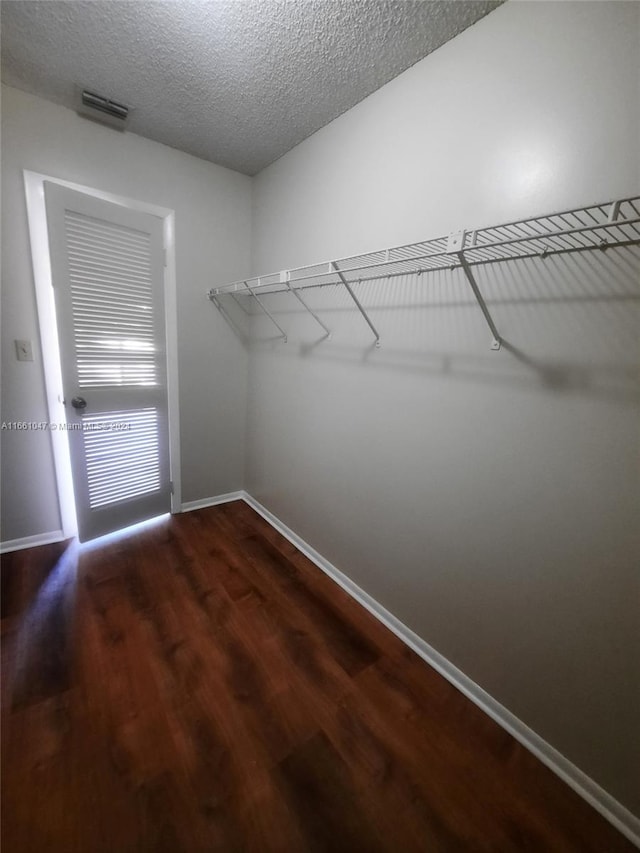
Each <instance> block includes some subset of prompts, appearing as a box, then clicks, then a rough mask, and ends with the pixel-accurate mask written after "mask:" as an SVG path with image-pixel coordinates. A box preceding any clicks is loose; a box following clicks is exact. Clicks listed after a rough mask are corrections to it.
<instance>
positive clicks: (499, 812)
mask: <svg viewBox="0 0 640 853" xmlns="http://www.w3.org/2000/svg"><path fill="white" fill-rule="evenodd" d="M2 585H3V612H2V617H3V618H2V636H3V657H4V666H3V679H4V690H3V717H2V722H3V848H2V849H3V851H4V853H26V852H27V851H28V853H44V851H53V852H54V853H58V851H59V853H102V851H105V853H106V851H109V853H128V851H132V853H133V851H158V853H160V852H161V851H166V853H180V851H187V852H188V853H190V851H193V853H200V851H256V853H269V852H270V851H278V853H306V851H314V853H315V851H332V853H340V851H345V853H346V851H348V852H349V853H360V851H362V853H375V851H390V852H391V851H392V853H405V851H406V853H410V851H424V853H438V851H443V853H455V851H496V853H508V851H518V850H529V851H554V853H556V851H593V853H615V851H631V850H633V849H634V848H633V847H632V845H631V844H629V843H628V842H627V841H626V840H625V839H624V838H623V837H622V836H621V835H619V834H618V833H617V832H616V831H615V830H614V829H613V828H612V827H611V826H610V825H609V824H608V823H606V822H605V821H604V819H602V818H601V817H600V816H599V815H598V814H597V813H596V812H595V811H593V810H592V809H591V808H590V807H589V806H588V805H587V804H586V803H585V802H583V801H582V800H581V799H580V798H579V797H578V796H577V795H576V794H575V793H573V791H571V790H570V789H569V788H568V787H567V786H565V785H564V784H563V783H562V782H561V781H559V780H558V779H557V778H556V777H555V776H554V775H553V774H552V773H551V772H550V771H549V770H547V769H546V768H545V767H544V766H543V765H542V764H540V763H539V762H538V761H537V760H536V759H535V758H533V756H532V755H531V754H530V753H528V752H527V751H526V750H525V749H523V748H522V747H521V746H520V745H519V744H518V743H517V742H515V741H514V740H513V739H512V738H511V737H510V736H509V735H507V734H506V733H505V732H504V731H503V730H502V729H500V728H499V727H498V726H497V725H496V724H495V723H493V722H492V721H491V720H490V719H489V718H488V717H486V716H485V715H484V714H483V713H482V712H481V711H479V710H478V709H477V708H476V707H475V706H474V705H473V704H472V703H471V702H469V701H468V700H467V699H465V698H464V697H463V696H462V695H461V694H460V693H459V692H458V691H457V690H455V689H454V688H453V687H452V686H451V685H449V684H448V683H447V682H446V681H445V680H444V679H443V678H442V677H441V676H439V675H438V674H437V673H435V672H434V671H433V670H432V669H431V668H430V667H429V666H427V665H426V664H425V663H424V662H423V661H422V660H420V659H419V658H418V657H417V656H416V655H415V654H413V653H412V652H411V651H409V650H408V649H407V648H406V647H405V646H404V645H403V644H402V643H401V642H400V641H399V640H398V639H397V638H396V637H395V636H394V635H392V634H391V633H389V632H388V631H387V630H386V629H385V628H383V627H382V626H381V625H380V624H379V623H378V622H377V621H376V620H375V619H374V618H373V617H372V616H371V615H370V614H368V613H367V612H366V611H365V610H363V609H362V608H361V607H360V606H359V605H358V604H356V603H355V602H354V601H353V600H351V599H350V598H349V597H348V595H347V594H346V593H345V592H344V591H343V590H342V589H341V588H339V587H338V586H336V585H335V584H334V583H333V582H332V581H331V580H329V579H328V578H327V577H326V576H325V575H323V574H322V573H321V572H320V571H319V570H318V569H317V568H316V567H315V566H313V565H312V564H311V563H309V561H308V560H307V559H306V558H305V557H304V556H302V555H301V554H300V553H299V552H298V551H296V549H295V548H294V547H293V546H292V545H291V544H290V543H289V542H288V541H287V540H285V539H284V538H283V537H282V536H280V535H279V534H278V533H277V532H275V531H274V530H273V529H272V528H271V527H270V526H269V525H268V524H267V523H266V522H264V521H263V520H262V518H260V516H258V515H256V513H254V512H253V511H252V510H251V509H249V508H248V507H247V506H246V505H245V504H244V503H241V502H236V503H232V504H226V505H224V506H219V507H213V508H210V509H204V510H199V511H196V512H191V513H188V514H183V515H179V516H174V517H172V518H171V519H169V520H166V521H162V522H160V523H158V524H156V525H155V526H151V527H148V528H146V529H144V530H142V531H139V532H137V533H135V534H134V535H130V536H128V537H125V538H122V539H120V540H118V541H111V542H110V543H108V544H105V545H103V546H100V547H95V546H94V547H89V548H83V549H81V550H80V553H79V555H78V553H77V547H73V546H71V547H69V548H67V549H66V550H65V546H45V547H41V548H37V549H32V550H30V551H20V552H15V553H14V554H9V555H6V556H5V557H4V559H3V565H2Z"/></svg>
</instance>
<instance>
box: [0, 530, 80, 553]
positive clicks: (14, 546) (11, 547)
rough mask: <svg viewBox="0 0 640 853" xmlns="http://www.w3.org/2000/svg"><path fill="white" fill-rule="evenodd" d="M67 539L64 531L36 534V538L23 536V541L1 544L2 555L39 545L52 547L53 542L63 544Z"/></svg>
mask: <svg viewBox="0 0 640 853" xmlns="http://www.w3.org/2000/svg"><path fill="white" fill-rule="evenodd" d="M66 538H67V537H66V536H65V535H64V533H63V532H62V530H51V531H50V532H49V533H36V535H35V536H23V537H22V539H8V540H7V541H6V542H0V554H7V553H8V552H9V551H22V550H23V548H36V547H37V546H38V545H51V544H52V543H53V542H63V541H64V540H65V539H66Z"/></svg>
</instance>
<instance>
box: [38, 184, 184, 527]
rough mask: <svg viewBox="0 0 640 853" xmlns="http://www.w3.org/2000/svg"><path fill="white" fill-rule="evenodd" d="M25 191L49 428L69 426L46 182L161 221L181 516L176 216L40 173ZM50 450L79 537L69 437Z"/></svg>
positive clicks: (174, 473) (66, 515) (176, 501)
mask: <svg viewBox="0 0 640 853" xmlns="http://www.w3.org/2000/svg"><path fill="white" fill-rule="evenodd" d="M23 174H24V186H25V194H26V200H27V218H28V222H29V235H30V242H31V258H32V263H33V277H34V283H35V291H36V305H37V309H38V323H39V326H40V343H41V346H42V360H43V367H44V378H45V385H46V394H47V407H48V412H49V422H50V424H53V425H57V424H61V423H64V422H65V419H66V418H65V413H64V407H63V405H62V402H61V401H62V369H61V366H60V350H59V346H58V328H57V325H56V319H55V318H56V313H55V304H54V296H53V287H52V285H51V260H50V255H49V236H48V233H47V217H46V210H45V200H44V182H45V181H50V182H51V183H54V184H59V185H60V186H63V187H67V188H69V189H72V190H76V191H77V192H81V193H85V194H86V195H89V196H93V197H94V198H98V199H102V200H103V201H108V202H112V203H113V204H119V205H122V206H123V207H127V208H129V209H130V210H138V211H141V212H142V213H149V214H151V215H152V216H157V217H159V218H160V219H162V222H163V237H164V247H165V253H166V256H165V267H164V298H165V333H166V339H167V395H168V406H169V468H170V472H171V481H172V483H173V492H172V495H171V512H180V509H181V506H182V489H181V478H180V408H179V397H178V322H177V294H176V251H175V211H173V210H171V209H170V208H167V207H159V206H158V205H155V204H147V203H146V202H141V201H138V200H136V199H132V198H126V197H125V196H119V195H115V194H114V193H108V192H103V191H102V190H97V189H94V188H93V187H86V186H83V185H82V184H76V183H73V182H71V181H63V180H60V179H59V178H52V177H51V176H50V175H42V174H40V173H38V172H31V171H29V170H27V169H25V170H24V173H23ZM49 435H50V436H51V447H52V450H53V459H54V464H55V470H56V482H57V487H58V505H59V509H60V519H61V523H62V530H63V533H64V536H65V537H69V536H75V535H76V534H77V532H78V527H77V520H76V510H75V501H74V499H73V485H72V480H71V457H70V454H69V443H68V441H67V433H66V432H65V431H64V430H56V429H50V430H49Z"/></svg>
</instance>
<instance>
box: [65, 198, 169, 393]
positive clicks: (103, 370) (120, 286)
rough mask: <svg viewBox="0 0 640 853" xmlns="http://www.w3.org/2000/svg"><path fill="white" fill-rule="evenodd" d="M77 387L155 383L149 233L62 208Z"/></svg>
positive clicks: (156, 365) (158, 355) (156, 379)
mask: <svg viewBox="0 0 640 853" xmlns="http://www.w3.org/2000/svg"><path fill="white" fill-rule="evenodd" d="M65 229H66V236H67V249H68V264H69V278H70V282H71V305H72V319H73V333H74V335H73V337H74V348H75V352H76V361H77V370H78V385H79V387H80V388H90V387H110V386H136V385H138V386H150V385H155V384H157V383H158V380H159V376H158V363H159V361H158V360H159V357H160V355H161V354H160V353H159V352H158V350H157V347H156V346H155V345H154V340H155V338H156V331H155V328H154V311H153V289H152V286H153V282H152V275H151V264H150V241H149V235H148V234H145V233H143V232H136V231H133V230H132V229H127V228H121V227H119V226H118V225H116V224H113V223H107V222H103V221H102V220H98V219H91V218H90V217H85V216H81V215H79V214H77V213H74V212H72V211H69V210H67V211H66V212H65Z"/></svg>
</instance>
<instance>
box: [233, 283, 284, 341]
mask: <svg viewBox="0 0 640 853" xmlns="http://www.w3.org/2000/svg"><path fill="white" fill-rule="evenodd" d="M242 283H243V284H244V286H245V287H246V288H247V290H248V291H249V293H250V294H251V295H252V296H253V298H254V299H255V300H256V302H257V303H258V305H259V306H260V307H261V308H262V310H263V311H264V313H265V314H266V315H267V317H268V318H269V319H270V320H271V322H272V323H273V325H274V326H275V327H276V328H277V329H278V331H279V332H280V335H281V337H282V340H283V341H284V342H285V344H286V343H287V333H286V332H285V330H284V329H283V328H282V326H281V325H280V324H279V323H278V321H277V320H276V318H275V317H274V316H273V314H272V313H271V311H269V309H268V308H267V307H266V306H265V304H264V303H263V301H262V300H261V299H260V297H259V296H258V295H257V294H256V293H255V292H254V291H253V290H252V288H251V287H250V286H249V285H248V283H247V282H246V281H243V282H242Z"/></svg>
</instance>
